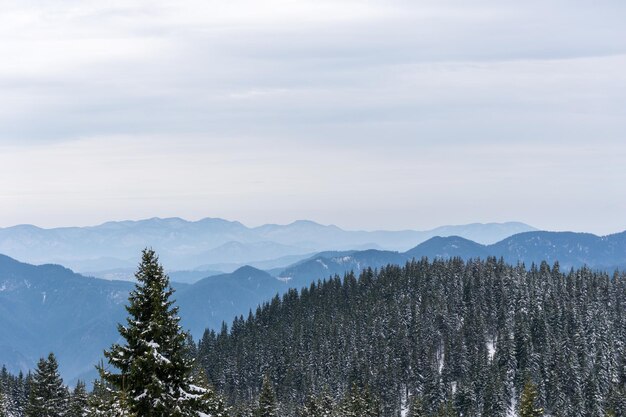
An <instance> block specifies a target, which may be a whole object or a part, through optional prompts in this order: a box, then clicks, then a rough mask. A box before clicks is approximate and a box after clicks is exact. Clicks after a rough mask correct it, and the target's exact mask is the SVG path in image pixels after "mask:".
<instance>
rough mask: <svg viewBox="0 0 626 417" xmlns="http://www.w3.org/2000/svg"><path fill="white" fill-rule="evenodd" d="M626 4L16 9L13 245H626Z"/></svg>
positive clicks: (229, 3) (618, 0) (7, 144)
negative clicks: (214, 231) (101, 241)
mask: <svg viewBox="0 0 626 417" xmlns="http://www.w3.org/2000/svg"><path fill="white" fill-rule="evenodd" d="M625 19H626V2H624V1H623V0H606V1H597V2H589V1H580V0H566V1H565V0H564V1H549V0H538V1H535V0H525V1H507V0H493V1H466V0H462V1H461V0H459V1H446V0H432V1H422V0H407V1H395V0H374V1H350V0H348V1H343V0H332V1H326V0H310V1H309V0H292V1H277V0H220V1H211V0H197V1H196V0H172V1H166V0H145V1H144V0H120V1H117V0H113V1H111V0H108V1H102V0H98V1H95V0H55V1H43V0H40V1H37V0H31V1H24V0H3V1H2V2H0V227H4V226H10V225H14V224H19V223H31V224H37V225H41V226H46V227H50V226H61V225H88V224H96V223H100V222H103V221H106V220H120V219H137V218H145V217H153V216H180V217H184V218H188V219H198V218H201V217H207V216H208V217H224V218H227V219H233V220H240V221H242V222H244V223H245V224H248V225H258V224H262V223H268V222H275V223H287V222H290V221H293V220H295V219H303V218H306V219H312V220H315V221H318V222H321V223H326V224H329V223H333V224H337V225H339V226H342V227H345V228H349V229H404V228H411V229H426V228H431V227H434V226H438V225H442V224H461V223H469V222H489V221H507V220H519V221H523V222H527V223H529V224H532V225H534V226H536V227H539V228H544V229H550V230H565V229H568V230H578V231H590V232H594V233H599V234H606V233H611V232H617V231H621V230H624V229H626V25H625V24H624V21H625Z"/></svg>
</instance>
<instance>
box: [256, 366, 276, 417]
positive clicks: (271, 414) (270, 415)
mask: <svg viewBox="0 0 626 417" xmlns="http://www.w3.org/2000/svg"><path fill="white" fill-rule="evenodd" d="M276 408H277V407H276V395H275V394H274V388H273V387H272V382H271V381H270V378H269V376H267V375H265V377H264V378H263V385H262V386H261V394H260V395H259V412H258V415H259V417H275V416H277V415H278V414H277V411H276Z"/></svg>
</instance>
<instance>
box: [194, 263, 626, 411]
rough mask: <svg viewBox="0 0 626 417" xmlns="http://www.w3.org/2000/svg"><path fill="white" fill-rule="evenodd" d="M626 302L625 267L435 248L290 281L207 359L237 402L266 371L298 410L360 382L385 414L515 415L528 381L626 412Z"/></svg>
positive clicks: (237, 324) (558, 402)
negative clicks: (405, 259)
mask: <svg viewBox="0 0 626 417" xmlns="http://www.w3.org/2000/svg"><path fill="white" fill-rule="evenodd" d="M625 302H626V276H625V275H623V274H622V275H618V274H615V275H614V276H609V275H607V274H604V273H597V272H592V271H591V270H589V269H585V268H583V269H579V270H576V271H572V272H568V273H563V272H561V271H560V270H559V267H558V264H555V265H554V266H553V267H550V266H549V265H548V264H547V263H542V264H541V265H540V266H532V267H531V268H529V269H526V268H525V267H524V266H522V265H518V266H511V265H508V264H505V263H504V262H503V261H497V260H496V259H495V258H489V259H487V260H486V261H480V260H471V261H468V262H464V261H463V260H461V259H458V258H457V259H452V260H447V261H442V260H435V261H434V262H429V261H427V260H425V259H423V260H421V261H413V262H410V263H408V264H406V266H405V267H398V266H388V267H385V268H383V269H381V270H380V271H378V272H376V271H372V270H366V271H364V272H363V273H362V274H361V276H360V277H359V278H358V279H357V277H355V276H354V275H353V274H348V275H347V276H346V277H345V279H341V278H339V277H337V276H336V277H334V278H331V279H329V280H327V281H324V282H319V283H316V284H313V285H311V286H310V287H309V288H307V289H304V290H302V291H301V292H298V291H296V290H290V291H289V292H288V293H287V294H285V295H284V297H283V298H282V299H279V298H278V297H276V298H274V299H273V300H272V301H271V302H270V303H266V304H265V305H263V306H262V307H260V308H259V309H257V311H256V313H254V314H251V315H250V316H249V317H247V318H245V319H244V318H243V317H240V318H238V319H236V320H235V321H234V322H233V324H232V327H231V328H230V329H229V330H227V329H226V328H224V329H222V331H221V333H218V334H216V333H215V332H212V331H207V332H206V333H205V335H204V337H203V339H202V341H201V343H200V345H199V361H200V364H201V365H202V366H203V368H204V369H205V370H206V372H207V374H208V377H209V381H210V382H211V383H212V384H213V385H214V386H215V387H217V389H218V391H221V392H222V393H223V394H224V395H225V397H226V398H227V400H228V401H229V402H230V403H231V404H232V405H236V406H238V407H241V406H242V404H253V403H255V402H256V401H257V398H258V395H259V390H260V387H261V382H262V380H263V377H264V375H267V377H268V378H269V381H271V384H272V385H273V387H274V389H275V392H276V396H277V401H278V403H279V408H280V413H279V415H286V416H292V415H299V414H300V413H302V412H303V410H304V409H303V408H302V407H303V404H304V403H305V402H307V403H308V404H309V405H311V404H314V403H315V401H316V400H314V398H318V399H319V401H320V402H321V403H326V404H327V405H328V404H330V405H329V406H328V408H332V404H333V403H339V402H343V403H345V401H346V400H345V398H351V397H353V394H351V393H350V392H351V387H359V390H360V392H368V393H370V394H371V397H372V398H374V399H378V402H377V401H376V400H374V401H373V402H372V404H379V405H380V409H379V410H378V411H376V412H375V413H374V414H372V415H381V416H385V417H387V416H388V417H392V416H400V415H406V414H405V413H406V412H407V411H408V410H409V409H411V413H412V415H414V416H435V415H463V416H494V417H495V416H508V415H512V414H511V413H512V412H517V410H518V402H519V399H520V397H521V394H522V389H523V387H524V385H525V384H526V383H529V385H528V386H532V385H533V384H534V386H536V389H537V397H536V404H537V407H540V408H544V410H545V413H546V415H552V416H564V417H565V416H567V417H572V416H580V417H582V416H585V417H604V416H607V415H622V416H623V415H626V391H625V390H624V389H625V383H626V357H625V354H624V352H625V350H624V349H625V347H626V310H625V306H626V304H625ZM531 391H532V390H531ZM352 392H353V391H352ZM528 395H530V394H528V393H527V395H526V399H528V398H529V396H528ZM312 398H313V399H312ZM307 399H308V400H307ZM312 407H313V408H315V407H314V406H312ZM320 407H321V406H320ZM308 409H310V408H308ZM242 413H243V414H242V415H245V411H242ZM611 413H613V414H611ZM309 415H316V414H309ZM320 415H322V414H320ZM513 415H514V414H513ZM532 415H536V414H532Z"/></svg>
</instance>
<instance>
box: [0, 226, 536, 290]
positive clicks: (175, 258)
mask: <svg viewBox="0 0 626 417" xmlns="http://www.w3.org/2000/svg"><path fill="white" fill-rule="evenodd" d="M531 230H535V229H534V228H533V227H531V226H528V225H526V224H523V223H518V222H508V223H488V224H480V223H475V224H469V225H462V226H442V227H439V228H436V229H433V230H428V231H413V230H405V231H373V232H366V231H347V230H343V229H341V228H339V227H337V226H333V225H329V226H325V225H321V224H318V223H315V222H312V221H307V220H300V221H296V222H293V223H291V224H288V225H276V224H267V225H263V226H259V227H247V226H245V225H243V224H242V223H240V222H236V221H227V220H224V219H217V218H205V219H202V220H199V221H187V220H183V219H180V218H167V219H161V218H153V219H146V220H139V221H120V222H108V223H104V224H101V225H99V226H93V227H64V228H54V229H43V228H39V227H36V226H32V225H20V226H14V227H8V228H2V229H0V253H3V254H5V255H8V256H11V257H13V258H15V259H20V260H22V261H24V262H28V263H31V264H45V263H55V264H60V265H64V266H66V267H68V268H71V269H72V270H74V271H76V272H80V273H84V274H88V275H92V276H96V277H102V278H109V279H111V278H113V279H129V278H131V277H132V272H133V271H134V268H135V265H136V264H137V261H138V258H137V256H138V253H140V251H141V249H143V248H145V247H148V246H149V247H152V248H153V249H154V250H156V251H157V252H158V253H159V254H160V256H161V259H162V261H163V262H164V264H165V265H167V267H168V269H169V271H186V272H190V271H200V272H202V271H215V272H232V271H234V270H235V269H237V268H238V267H240V266H243V265H257V266H258V267H260V268H266V269H270V268H278V267H285V266H288V265H290V264H292V263H294V262H296V261H298V260H301V259H305V258H308V257H310V256H311V255H312V254H314V253H317V252H321V251H327V250H354V249H382V250H397V251H405V250H407V249H409V248H412V247H414V246H415V245H417V244H418V243H420V242H424V241H426V240H427V239H429V238H431V237H433V236H451V235H458V236H463V237H465V238H467V239H472V240H475V241H477V242H480V243H485V244H488V243H493V242H496V241H499V240H501V239H504V238H505V237H508V236H511V235H513V234H516V233H520V232H525V231H531ZM192 275H193V274H187V276H188V277H190V276H192ZM197 275H198V274H196V276H197ZM200 275H201V274H200ZM207 275H208V274H207ZM205 276H206V275H205Z"/></svg>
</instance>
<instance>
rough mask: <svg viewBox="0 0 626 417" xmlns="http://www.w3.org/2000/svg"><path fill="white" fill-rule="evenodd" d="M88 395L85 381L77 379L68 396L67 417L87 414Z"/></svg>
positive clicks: (78, 416)
mask: <svg viewBox="0 0 626 417" xmlns="http://www.w3.org/2000/svg"><path fill="white" fill-rule="evenodd" d="M88 406H89V396H88V394H87V389H86V387H85V383H84V382H82V381H78V382H77V383H76V387H75V388H74V392H72V395H71V396H70V404H69V409H68V413H67V417H86V416H87V415H88Z"/></svg>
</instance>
